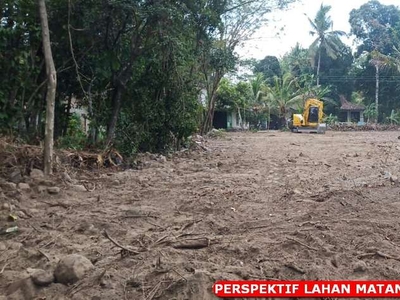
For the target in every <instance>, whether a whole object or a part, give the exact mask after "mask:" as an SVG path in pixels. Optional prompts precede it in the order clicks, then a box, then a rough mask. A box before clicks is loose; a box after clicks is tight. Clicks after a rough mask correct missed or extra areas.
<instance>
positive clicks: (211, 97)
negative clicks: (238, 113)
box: [201, 72, 222, 135]
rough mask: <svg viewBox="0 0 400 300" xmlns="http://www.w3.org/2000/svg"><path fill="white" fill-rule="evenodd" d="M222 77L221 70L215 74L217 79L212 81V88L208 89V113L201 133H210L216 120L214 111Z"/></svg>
mask: <svg viewBox="0 0 400 300" xmlns="http://www.w3.org/2000/svg"><path fill="white" fill-rule="evenodd" d="M221 79H222V76H221V75H220V73H219V72H217V74H216V75H215V79H214V80H213V82H212V89H211V90H209V89H207V98H208V99H209V101H208V108H207V115H206V117H205V119H204V121H203V125H202V127H201V135H204V134H206V133H208V132H209V131H210V130H211V129H212V125H213V120H214V111H215V100H216V98H217V97H216V93H217V89H218V86H219V83H220V81H221Z"/></svg>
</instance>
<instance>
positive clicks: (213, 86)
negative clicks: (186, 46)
mask: <svg viewBox="0 0 400 300" xmlns="http://www.w3.org/2000/svg"><path fill="white" fill-rule="evenodd" d="M294 1H295V0H267V1H266V0H250V1H249V0H228V1H221V3H222V2H224V3H225V4H226V6H225V8H224V12H223V14H222V24H221V26H219V28H218V30H217V31H216V32H215V34H214V40H213V41H212V43H211V46H212V47H209V48H208V49H207V51H209V54H207V55H206V56H205V57H207V58H208V59H207V60H203V68H202V71H203V74H204V79H205V86H206V90H207V108H206V110H207V111H206V114H205V118H204V121H203V124H202V129H201V133H203V134H204V133H206V132H208V131H209V130H210V129H211V127H212V121H213V118H214V110H215V100H216V98H215V96H216V91H217V88H218V85H219V83H220V81H221V79H222V77H223V76H224V75H226V73H227V72H228V71H231V70H233V68H234V66H235V63H236V57H235V49H236V48H237V46H239V45H240V44H241V43H243V42H244V41H246V40H247V39H249V38H250V37H251V36H252V35H253V34H254V32H255V31H256V30H257V29H259V28H260V27H261V26H262V25H264V24H265V23H266V22H267V21H268V20H267V14H268V13H269V12H271V11H272V10H274V9H283V8H285V7H286V6H287V5H288V4H289V3H291V2H294Z"/></svg>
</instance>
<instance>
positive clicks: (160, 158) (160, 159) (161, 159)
mask: <svg viewBox="0 0 400 300" xmlns="http://www.w3.org/2000/svg"><path fill="white" fill-rule="evenodd" d="M157 160H158V162H160V163H166V162H167V158H166V157H165V156H164V155H160V157H159V158H158V159H157Z"/></svg>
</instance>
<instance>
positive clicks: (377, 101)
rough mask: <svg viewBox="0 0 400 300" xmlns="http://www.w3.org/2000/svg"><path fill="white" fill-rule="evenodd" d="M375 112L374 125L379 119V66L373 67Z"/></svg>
mask: <svg viewBox="0 0 400 300" xmlns="http://www.w3.org/2000/svg"><path fill="white" fill-rule="evenodd" d="M375 81H376V82H375V84H376V85H375V110H376V123H378V118H379V65H378V64H376V65H375Z"/></svg>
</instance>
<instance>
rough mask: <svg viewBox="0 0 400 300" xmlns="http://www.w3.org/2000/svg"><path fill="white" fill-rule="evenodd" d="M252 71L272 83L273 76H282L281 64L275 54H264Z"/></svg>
mask: <svg viewBox="0 0 400 300" xmlns="http://www.w3.org/2000/svg"><path fill="white" fill-rule="evenodd" d="M254 73H255V74H257V73H261V74H263V76H264V79H265V80H266V81H267V82H268V83H272V81H273V78H274V77H275V76H278V77H280V76H282V70H281V66H280V64H279V60H278V58H277V57H276V56H266V57H265V58H264V59H262V60H260V61H259V62H257V63H256V65H255V66H254Z"/></svg>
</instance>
